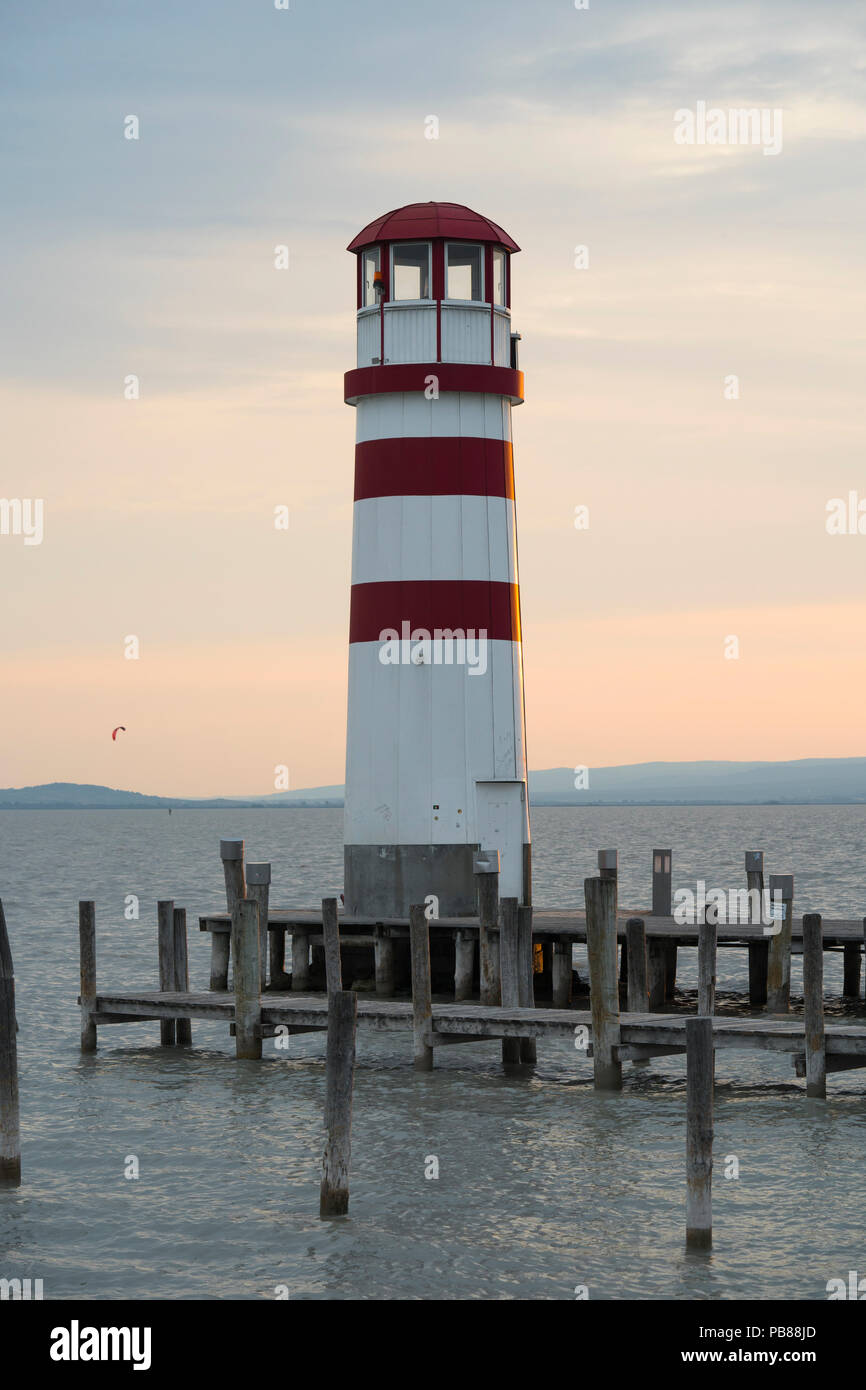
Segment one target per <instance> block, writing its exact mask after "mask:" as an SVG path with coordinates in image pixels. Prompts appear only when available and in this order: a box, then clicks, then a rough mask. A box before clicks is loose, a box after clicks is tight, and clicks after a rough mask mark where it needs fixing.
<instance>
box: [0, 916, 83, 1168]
mask: <svg viewBox="0 0 866 1390" xmlns="http://www.w3.org/2000/svg"><path fill="white" fill-rule="evenodd" d="M94 993H95V990H94ZM82 997H83V995H82ZM91 1027H93V1025H92V1024H91ZM17 1031H18V1025H17V1022H16V1018H15V971H14V968H13V965H12V950H11V947H10V945H9V934H8V932H7V930H6V917H5V915H4V913H3V903H2V902H0V1186H2V1187H20V1186H21V1119H20V1114H19V1099H18V1039H17V1036H16V1035H17ZM83 1036H84V1034H83V1029H82V1046H83ZM93 1036H94V1047H95V1046H96V1029H95V1028H94V1029H93ZM90 1050H92V1049H90Z"/></svg>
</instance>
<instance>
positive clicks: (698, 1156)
mask: <svg viewBox="0 0 866 1390" xmlns="http://www.w3.org/2000/svg"><path fill="white" fill-rule="evenodd" d="M713 1070H714V1059H713V1020H712V1019H711V1018H703V1017H701V1018H687V1019H686V1245H687V1246H688V1247H689V1248H691V1249H697V1250H707V1249H709V1248H710V1246H711V1245H712V1243H713Z"/></svg>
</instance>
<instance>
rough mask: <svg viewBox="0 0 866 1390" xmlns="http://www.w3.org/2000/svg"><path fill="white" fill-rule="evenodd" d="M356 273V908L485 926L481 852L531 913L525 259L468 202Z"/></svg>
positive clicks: (417, 225) (399, 216) (351, 878)
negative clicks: (522, 491)
mask: <svg viewBox="0 0 866 1390" xmlns="http://www.w3.org/2000/svg"><path fill="white" fill-rule="evenodd" d="M348 249H349V251H351V252H353V253H354V254H355V256H356V257H357V365H356V366H355V368H354V369H353V370H351V371H348V372H347V373H346V376H345V393H344V394H345V399H346V402H347V403H348V404H349V405H351V406H354V408H355V415H356V444H355V496H354V526H353V539H352V589H351V604H350V621H349V692H348V693H349V704H348V727H347V743H346V798H345V818H344V854H345V892H344V896H345V906H346V911H347V912H350V913H357V914H364V915H371V916H385V917H405V916H407V914H408V911H409V907H410V905H411V904H412V903H425V902H426V903H428V904H430V906H431V915H434V914H435V915H438V916H440V917H445V916H462V915H467V914H472V913H474V912H475V911H476V876H475V872H474V868H475V866H476V863H477V860H476V856H477V855H478V852H479V851H483V850H498V852H499V856H500V881H499V888H500V894H501V895H502V896H503V897H515V898H517V899H519V900H520V901H521V902H528V901H529V898H530V837H529V803H528V797H527V785H526V746H525V733H524V700H523V651H522V645H521V628H520V594H519V588H518V579H517V528H516V517H515V502H514V462H513V452H512V438H511V408H512V406H514V405H520V404H521V403H522V400H523V374H522V373H521V372H520V370H519V369H518V361H517V344H518V337H519V335H518V334H516V333H513V332H512V329H511V260H512V257H513V255H514V254H515V252H517V251H519V250H520V248H519V246H518V245H517V243H516V242H515V241H513V240H512V238H511V237H510V236H509V235H508V233H507V232H504V231H503V230H502V228H501V227H499V226H497V225H496V223H495V222H491V221H490V219H489V218H487V217H482V216H481V215H480V214H479V213H476V212H473V211H472V210H471V209H470V208H467V207H463V206H461V205H460V204H457V203H412V204H410V205H409V206H407V207H402V208H398V209H397V210H396V211H394V212H389V213H386V214H385V215H384V216H382V217H378V218H377V219H376V220H375V221H374V222H371V223H370V224H369V226H367V227H365V228H364V230H363V231H362V232H359V233H358V235H357V236H356V237H355V238H354V240H353V241H352V242H351V243H350V245H349V247H348Z"/></svg>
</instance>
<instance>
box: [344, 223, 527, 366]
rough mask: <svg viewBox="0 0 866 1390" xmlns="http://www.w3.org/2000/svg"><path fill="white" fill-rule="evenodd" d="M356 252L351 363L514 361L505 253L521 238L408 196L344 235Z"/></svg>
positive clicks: (509, 253) (497, 363)
mask: <svg viewBox="0 0 866 1390" xmlns="http://www.w3.org/2000/svg"><path fill="white" fill-rule="evenodd" d="M348 249H349V250H350V251H354V252H355V253H356V255H357V258H358V284H357V307H358V357H357V365H358V366H359V367H372V366H379V365H383V364H387V363H400V362H470V363H479V364H483V365H487V366H495V367H516V366H517V335H516V334H515V335H512V332H511V312H510V302H511V265H510V262H511V256H512V255H513V253H514V252H515V251H519V250H520V247H519V246H518V245H517V243H516V242H515V241H513V240H512V239H511V237H510V236H509V235H508V234H507V232H504V231H503V230H502V228H501V227H498V226H497V225H496V223H495V222H491V221H490V220H489V218H486V217H482V216H480V214H479V213H477V212H473V211H472V210H471V208H467V207H463V206H462V205H461V204H460V203H410V204H409V206H408V207H403V208H398V209H397V210H396V211H394V212H388V213H385V215H384V216H383V217H378V218H377V219H376V220H375V222H371V223H370V224H369V226H367V227H365V228H364V230H363V231H362V232H359V234H358V235H357V236H356V237H355V238H354V240H353V241H352V242H350V244H349V247H348Z"/></svg>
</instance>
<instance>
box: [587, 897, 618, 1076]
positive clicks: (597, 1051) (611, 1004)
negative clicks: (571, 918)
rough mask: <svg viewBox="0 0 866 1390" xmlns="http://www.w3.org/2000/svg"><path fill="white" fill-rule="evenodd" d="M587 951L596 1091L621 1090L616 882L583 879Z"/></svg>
mask: <svg viewBox="0 0 866 1390" xmlns="http://www.w3.org/2000/svg"><path fill="white" fill-rule="evenodd" d="M583 888H584V893H585V895H586V952H587V956H588V957H589V989H590V1007H591V1009H592V1057H593V1072H594V1076H595V1086H596V1089H597V1090H603V1091H619V1090H621V1089H622V1063H621V1062H619V1061H615V1060H614V1048H616V1047H618V1046H619V984H618V982H617V972H616V879H613V878H588V879H585V880H584V885H583Z"/></svg>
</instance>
